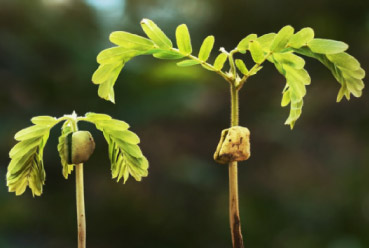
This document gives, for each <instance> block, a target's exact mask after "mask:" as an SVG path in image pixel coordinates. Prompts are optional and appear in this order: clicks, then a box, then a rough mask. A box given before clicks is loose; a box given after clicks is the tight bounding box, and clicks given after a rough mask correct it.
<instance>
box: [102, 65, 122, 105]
mask: <svg viewBox="0 0 369 248" xmlns="http://www.w3.org/2000/svg"><path fill="white" fill-rule="evenodd" d="M123 66H124V64H121V65H119V66H117V67H116V68H115V69H114V70H113V71H112V72H111V73H110V74H109V77H108V79H107V80H106V81H104V82H103V83H101V84H100V85H99V90H98V95H99V96H100V97H101V98H103V99H105V100H108V101H111V102H112V103H114V102H115V97H114V84H115V82H116V81H117V78H118V76H119V73H120V71H121V70H122V68H123Z"/></svg>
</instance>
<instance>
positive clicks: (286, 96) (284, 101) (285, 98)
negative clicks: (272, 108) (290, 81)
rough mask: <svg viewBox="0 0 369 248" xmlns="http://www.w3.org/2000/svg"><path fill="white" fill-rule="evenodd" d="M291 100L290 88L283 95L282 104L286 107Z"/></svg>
mask: <svg viewBox="0 0 369 248" xmlns="http://www.w3.org/2000/svg"><path fill="white" fill-rule="evenodd" d="M290 102H291V98H290V91H289V90H286V91H285V92H284V93H283V96H282V101H281V106H282V107H285V106H287V105H288V104H290Z"/></svg>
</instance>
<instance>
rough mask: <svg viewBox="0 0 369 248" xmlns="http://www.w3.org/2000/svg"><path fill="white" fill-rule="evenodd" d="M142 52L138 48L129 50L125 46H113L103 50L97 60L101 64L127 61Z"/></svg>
mask: <svg viewBox="0 0 369 248" xmlns="http://www.w3.org/2000/svg"><path fill="white" fill-rule="evenodd" d="M140 54H141V52H140V51H138V50H127V49H126V48H124V47H111V48H108V49H105V50H102V51H101V52H100V53H99V54H98V55H97V62H98V63H99V64H117V63H125V62H127V61H129V60H130V59H131V58H133V57H135V56H137V55H140Z"/></svg>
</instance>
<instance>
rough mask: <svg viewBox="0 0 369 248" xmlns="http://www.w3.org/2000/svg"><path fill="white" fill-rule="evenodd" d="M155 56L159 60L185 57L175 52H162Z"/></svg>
mask: <svg viewBox="0 0 369 248" xmlns="http://www.w3.org/2000/svg"><path fill="white" fill-rule="evenodd" d="M153 56H154V57H155V58H157V59H181V58H183V57H184V55H183V54H181V53H179V52H174V51H162V52H159V53H154V54H153Z"/></svg>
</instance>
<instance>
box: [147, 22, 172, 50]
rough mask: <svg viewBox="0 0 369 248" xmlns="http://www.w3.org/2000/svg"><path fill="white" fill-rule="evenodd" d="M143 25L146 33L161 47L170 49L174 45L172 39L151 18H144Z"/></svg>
mask: <svg viewBox="0 0 369 248" xmlns="http://www.w3.org/2000/svg"><path fill="white" fill-rule="evenodd" d="M141 27H142V29H143V31H144V32H145V33H146V35H147V36H148V37H149V38H150V39H151V40H152V41H153V42H154V43H155V44H156V45H157V46H158V47H160V48H164V49H170V48H172V47H173V44H172V41H171V40H170V39H169V38H168V37H167V36H166V35H165V34H164V32H163V31H162V30H161V29H160V28H159V27H158V26H157V25H156V24H155V23H154V22H153V21H151V20H149V19H143V20H142V21H141Z"/></svg>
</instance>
